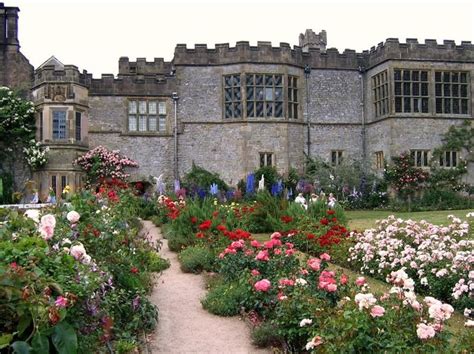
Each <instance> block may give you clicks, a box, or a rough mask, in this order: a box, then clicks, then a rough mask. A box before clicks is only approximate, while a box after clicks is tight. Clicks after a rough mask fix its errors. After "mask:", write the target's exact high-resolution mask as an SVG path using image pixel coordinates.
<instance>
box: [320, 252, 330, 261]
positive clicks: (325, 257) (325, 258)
mask: <svg viewBox="0 0 474 354" xmlns="http://www.w3.org/2000/svg"><path fill="white" fill-rule="evenodd" d="M319 257H320V258H321V259H322V260H323V261H328V262H329V261H330V260H331V256H330V255H328V254H327V253H323V254H322V255H320V256H319Z"/></svg>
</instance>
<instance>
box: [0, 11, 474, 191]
mask: <svg viewBox="0 0 474 354" xmlns="http://www.w3.org/2000/svg"><path fill="white" fill-rule="evenodd" d="M18 12H19V9H18V8H16V7H6V6H4V5H3V4H2V3H0V63H1V66H0V85H6V86H10V87H13V88H16V89H20V90H23V91H24V92H27V93H28V96H29V97H30V99H32V100H33V101H34V103H35V105H36V110H37V113H36V119H37V128H38V129H37V132H38V133H37V139H38V141H40V142H42V143H43V144H45V145H47V146H49V147H50V149H51V150H50V153H49V162H48V164H47V165H46V166H45V167H44V168H43V169H42V170H41V171H37V172H35V176H34V178H35V179H36V180H37V183H38V185H39V186H40V189H41V193H40V195H45V193H47V190H48V188H49V187H53V188H54V189H55V190H56V191H57V194H60V191H61V190H62V188H63V187H64V186H65V185H70V186H71V187H72V188H73V189H74V188H77V187H79V186H80V185H81V183H82V182H81V181H82V176H81V172H80V170H78V168H77V167H75V166H73V164H72V161H73V160H74V159H75V158H76V157H77V156H78V155H81V154H83V153H84V152H86V151H87V150H88V149H90V148H92V147H95V146H98V145H104V146H106V147H107V148H109V149H120V150H121V152H123V153H124V154H125V155H127V156H128V157H130V158H132V159H134V160H136V161H138V163H139V164H140V167H139V169H137V170H136V171H134V176H133V178H134V179H135V180H140V179H142V180H147V179H148V177H149V176H150V175H153V176H158V175H160V174H162V173H163V174H164V176H165V178H166V179H167V180H168V181H172V180H173V178H175V177H176V176H182V175H183V174H184V173H186V171H188V170H189V169H190V168H191V166H192V163H193V162H194V163H195V164H196V165H199V166H201V167H204V168H206V169H207V170H210V171H213V172H217V173H219V174H220V175H221V176H222V178H223V179H224V180H226V181H227V182H228V183H230V184H234V185H235V184H236V183H237V182H238V181H239V180H240V179H241V178H244V177H245V176H246V174H247V173H249V172H251V171H253V170H255V169H257V168H259V167H260V166H264V165H272V166H275V167H276V168H277V170H278V171H279V172H280V173H287V172H288V170H289V168H290V167H295V168H296V169H298V170H300V171H301V170H302V169H303V165H304V161H305V154H308V155H309V156H311V157H321V158H323V159H325V160H327V161H328V162H329V163H331V164H333V165H337V164H340V163H341V161H343V160H360V161H363V162H365V163H366V165H367V166H368V167H370V168H372V169H373V170H376V171H377V170H379V171H381V170H382V169H383V162H384V159H385V160H389V159H390V157H391V156H394V155H398V154H400V153H401V152H403V151H410V152H411V154H412V156H413V157H414V160H415V164H416V165H417V166H421V167H425V166H428V164H429V161H430V158H431V154H432V151H433V149H434V148H436V147H438V146H439V145H440V143H441V135H442V134H443V133H445V132H446V131H447V130H448V128H449V127H450V126H451V125H458V124H461V123H462V122H463V121H464V120H466V119H472V108H473V107H472V103H473V97H474V94H473V91H472V86H473V78H474V75H473V74H474V46H473V45H472V44H471V42H468V41H463V42H461V43H460V44H456V43H455V42H454V41H451V40H445V41H444V42H443V43H442V44H440V43H437V42H436V40H430V39H427V40H425V41H424V43H420V42H418V40H416V39H407V40H406V43H400V41H399V40H398V39H397V38H389V39H387V40H386V41H385V42H384V43H379V44H378V45H377V46H376V47H372V48H371V49H370V50H366V51H363V52H362V53H356V52H355V51H354V50H349V49H346V50H345V51H344V52H342V53H341V52H339V51H338V50H337V49H335V48H327V35H326V32H325V31H322V32H320V33H318V34H316V33H315V32H313V31H312V30H306V32H305V33H304V34H300V36H299V43H298V44H299V45H298V46H294V47H293V48H292V47H290V45H289V44H287V43H280V44H279V45H278V46H273V45H272V44H271V43H270V42H258V45H257V46H251V45H249V42H237V43H236V45H235V46H230V45H229V44H228V43H223V44H216V45H215V47H214V48H209V47H208V46H207V45H205V44H196V45H195V46H194V48H188V47H187V46H186V45H184V44H178V45H177V46H176V48H175V52H174V57H173V59H172V60H171V61H170V62H166V61H164V60H163V59H161V58H155V59H154V61H151V62H150V61H146V59H145V58H138V59H136V61H131V60H129V58H127V57H121V58H120V59H119V63H118V64H119V72H118V75H117V76H116V77H115V76H114V75H111V74H102V77H101V78H100V79H99V78H93V76H92V74H89V73H88V72H87V71H83V72H80V71H79V70H78V68H77V67H76V66H74V65H64V64H63V63H61V62H60V61H59V60H58V59H56V58H55V57H51V58H50V59H48V60H47V61H46V62H45V63H44V64H42V65H41V66H40V67H38V68H36V69H35V68H33V67H32V66H31V65H30V64H29V62H28V60H27V59H26V58H25V57H24V56H23V55H22V54H21V52H20V45H19V41H18V36H17V29H18ZM52 49H53V50H54V48H52ZM460 155H461V154H460V152H458V151H446V153H445V154H443V157H442V158H441V161H440V163H441V164H442V165H443V166H445V167H448V168H449V167H452V166H456V165H457V163H458V162H459V159H460V158H462V157H463V156H460ZM469 175H470V177H469V179H470V180H471V181H472V179H473V176H474V171H470V173H469Z"/></svg>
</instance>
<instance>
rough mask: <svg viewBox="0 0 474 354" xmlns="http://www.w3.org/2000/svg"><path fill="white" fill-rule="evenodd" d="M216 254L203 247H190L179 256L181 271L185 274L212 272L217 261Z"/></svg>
mask: <svg viewBox="0 0 474 354" xmlns="http://www.w3.org/2000/svg"><path fill="white" fill-rule="evenodd" d="M215 258H216V257H215V255H214V253H213V252H212V251H211V250H210V249H209V248H206V247H203V246H190V247H188V248H186V249H184V250H183V251H181V252H180V254H179V262H180V263H181V270H182V271H183V272H185V273H200V272H202V271H203V270H206V271H211V270H212V269H213V265H214V259H215Z"/></svg>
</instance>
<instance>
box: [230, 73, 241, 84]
mask: <svg viewBox="0 0 474 354" xmlns="http://www.w3.org/2000/svg"><path fill="white" fill-rule="evenodd" d="M232 78H233V85H234V86H240V75H234V76H233V77H232Z"/></svg>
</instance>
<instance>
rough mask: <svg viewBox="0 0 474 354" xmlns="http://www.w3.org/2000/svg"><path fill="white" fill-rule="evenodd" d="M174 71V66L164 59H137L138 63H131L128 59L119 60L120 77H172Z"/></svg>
mask: <svg viewBox="0 0 474 354" xmlns="http://www.w3.org/2000/svg"><path fill="white" fill-rule="evenodd" d="M172 70H173V64H172V63H171V62H165V61H164V59H163V58H154V60H153V61H146V58H137V60H136V61H130V60H129V58H128V57H121V58H120V59H119V75H137V74H138V75H149V74H162V75H170V74H171V72H172Z"/></svg>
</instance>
